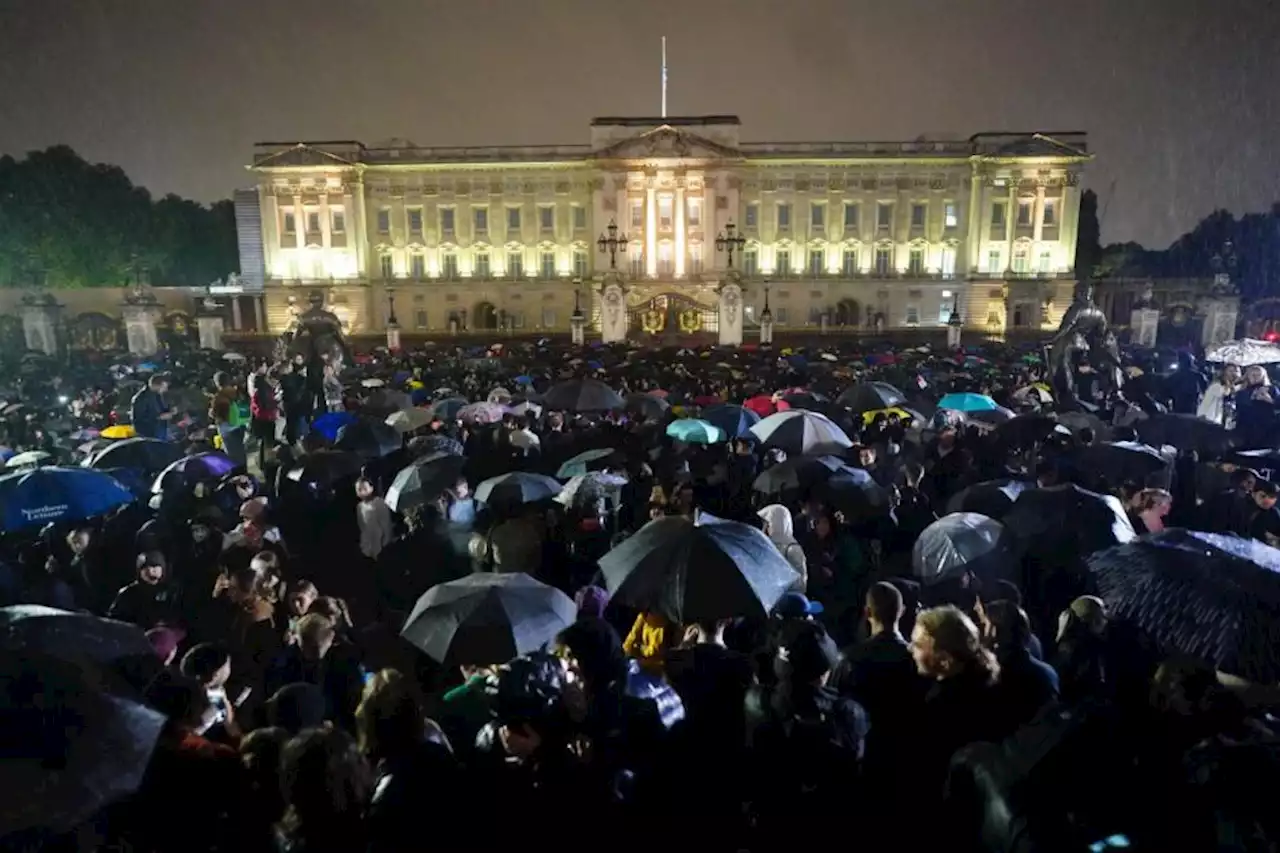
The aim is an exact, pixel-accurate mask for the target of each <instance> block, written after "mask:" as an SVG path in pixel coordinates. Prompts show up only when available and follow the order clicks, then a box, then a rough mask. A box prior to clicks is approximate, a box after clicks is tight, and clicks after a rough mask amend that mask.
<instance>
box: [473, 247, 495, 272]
mask: <svg viewBox="0 0 1280 853" xmlns="http://www.w3.org/2000/svg"><path fill="white" fill-rule="evenodd" d="M472 274H473V275H474V276H475V277H476V278H488V277H489V276H490V275H491V273H490V267H489V253H488V252H476V263H475V269H473V270H472Z"/></svg>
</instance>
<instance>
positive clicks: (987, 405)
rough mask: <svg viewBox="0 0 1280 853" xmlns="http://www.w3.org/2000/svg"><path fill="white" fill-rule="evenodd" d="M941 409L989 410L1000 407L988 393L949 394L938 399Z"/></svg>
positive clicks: (960, 410) (957, 410)
mask: <svg viewBox="0 0 1280 853" xmlns="http://www.w3.org/2000/svg"><path fill="white" fill-rule="evenodd" d="M938 408H939V409H951V410H952V411H956V412H989V411H991V410H992V409H996V408H999V407H998V406H997V405H996V401H995V400H992V399H991V398H990V397H988V396H987V395H986V394H971V393H968V392H965V393H961V394H947V395H946V396H945V397H943V398H942V399H941V400H939V401H938Z"/></svg>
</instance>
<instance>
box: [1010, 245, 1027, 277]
mask: <svg viewBox="0 0 1280 853" xmlns="http://www.w3.org/2000/svg"><path fill="white" fill-rule="evenodd" d="M1013 271H1014V272H1016V273H1019V274H1023V273H1026V272H1027V250H1026V249H1014V250H1013Z"/></svg>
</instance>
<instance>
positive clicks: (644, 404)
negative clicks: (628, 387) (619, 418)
mask: <svg viewBox="0 0 1280 853" xmlns="http://www.w3.org/2000/svg"><path fill="white" fill-rule="evenodd" d="M670 408H671V404H669V403H668V402H667V401H666V400H664V399H662V398H661V397H655V396H653V395H652V394H628V395H627V399H626V410H627V412H629V413H631V414H635V415H639V416H640V417H642V418H645V419H647V420H654V421H656V420H661V419H662V416H663V415H665V414H666V413H667V410H668V409H670Z"/></svg>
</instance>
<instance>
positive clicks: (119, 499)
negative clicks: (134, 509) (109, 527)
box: [0, 467, 134, 532]
mask: <svg viewBox="0 0 1280 853" xmlns="http://www.w3.org/2000/svg"><path fill="white" fill-rule="evenodd" d="M133 500H134V496H133V493H132V492H130V491H129V490H128V489H127V488H125V486H124V485H123V484H122V483H121V482H120V481H119V480H117V479H116V478H115V477H112V476H111V475H110V474H107V473H105V472H103V471H97V470H94V469H92V468H53V467H50V468H37V469H35V470H34V471H23V472H18V473H14V474H6V475H4V476H2V477H0V522H2V523H3V529H4V530H5V531H6V532H8V531H11V530H22V529H25V528H31V527H43V526H44V525H46V524H48V523H49V522H51V521H81V520H83V519H86V518H91V517H93V516H95V515H102V514H103V513H106V512H110V511H111V510H113V509H115V508H116V507H120V506H124V505H125V504H130V503H133Z"/></svg>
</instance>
